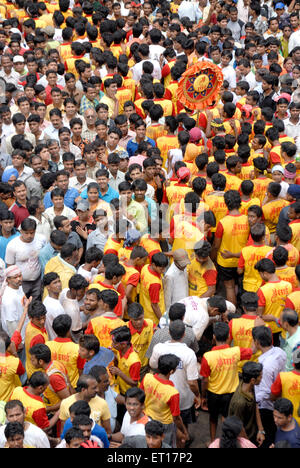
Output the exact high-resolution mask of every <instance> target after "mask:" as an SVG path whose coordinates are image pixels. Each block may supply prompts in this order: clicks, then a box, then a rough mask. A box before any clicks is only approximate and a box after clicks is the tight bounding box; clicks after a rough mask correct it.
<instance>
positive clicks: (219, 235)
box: [215, 221, 224, 239]
mask: <svg viewBox="0 0 300 468" xmlns="http://www.w3.org/2000/svg"><path fill="white" fill-rule="evenodd" d="M223 233H224V228H223V224H222V223H221V222H220V221H219V223H218V226H217V229H216V233H215V237H216V238H217V239H222V237H223Z"/></svg>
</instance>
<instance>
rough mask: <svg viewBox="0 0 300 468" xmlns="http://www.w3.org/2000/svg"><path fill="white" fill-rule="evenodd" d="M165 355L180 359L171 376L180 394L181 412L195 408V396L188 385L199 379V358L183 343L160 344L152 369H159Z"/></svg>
mask: <svg viewBox="0 0 300 468" xmlns="http://www.w3.org/2000/svg"><path fill="white" fill-rule="evenodd" d="M164 354H175V356H177V357H179V359H180V363H179V365H178V367H177V369H176V371H175V372H174V374H172V375H171V377H170V380H171V381H172V382H173V383H174V386H175V388H176V390H178V391H179V393H180V410H181V411H184V410H187V409H189V408H191V407H192V406H193V403H194V399H195V395H194V393H193V392H192V390H191V389H190V386H189V384H188V381H189V380H197V379H198V378H199V372H198V366H197V358H196V354H195V353H194V351H192V350H191V349H190V348H188V347H187V345H186V344H185V343H182V342H174V343H173V342H171V341H167V342H165V343H158V344H157V345H155V346H154V348H153V352H152V356H151V358H150V361H149V364H150V366H151V367H152V369H157V367H158V359H159V357H160V356H163V355H164Z"/></svg>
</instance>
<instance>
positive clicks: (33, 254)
mask: <svg viewBox="0 0 300 468" xmlns="http://www.w3.org/2000/svg"><path fill="white" fill-rule="evenodd" d="M44 245H46V239H45V237H44V236H41V235H40V234H36V235H35V237H34V239H33V241H32V242H29V243H27V242H23V241H22V240H21V236H18V237H14V239H12V240H11V241H9V243H8V244H7V248H6V254H5V263H6V264H7V265H17V266H18V267H19V268H20V270H21V272H22V276H23V281H35V280H36V279H38V277H39V276H40V275H41V266H40V262H39V251H40V250H41V248H42V247H44Z"/></svg>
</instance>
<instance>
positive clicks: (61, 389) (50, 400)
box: [29, 343, 73, 414]
mask: <svg viewBox="0 0 300 468" xmlns="http://www.w3.org/2000/svg"><path fill="white" fill-rule="evenodd" d="M29 355H30V361H31V364H32V366H33V367H34V369H42V370H44V372H45V373H46V375H47V376H48V378H49V385H48V387H47V388H46V390H45V391H44V393H43V397H44V401H45V404H46V408H47V413H50V414H51V413H52V414H53V413H54V412H55V411H57V410H58V409H59V407H60V404H61V401H62V400H63V399H64V398H68V397H69V396H70V395H71V393H72V390H73V389H72V387H71V384H70V382H69V378H68V372H67V369H66V368H65V366H64V365H63V364H62V363H61V362H59V361H56V360H53V358H52V356H51V351H50V349H49V348H48V346H47V345H46V344H44V343H40V344H35V345H34V346H32V347H31V348H30V349H29Z"/></svg>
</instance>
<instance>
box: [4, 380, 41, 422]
mask: <svg viewBox="0 0 300 468" xmlns="http://www.w3.org/2000/svg"><path fill="white" fill-rule="evenodd" d="M10 400H20V401H21V403H23V406H24V408H25V421H28V422H30V423H32V424H34V425H35V426H38V427H39V428H40V429H47V427H49V424H50V423H49V419H48V416H47V413H46V405H45V403H44V402H43V399H42V398H41V397H40V396H38V395H32V394H31V393H29V392H28V387H17V388H15V389H14V391H13V392H12V395H11V397H10Z"/></svg>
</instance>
